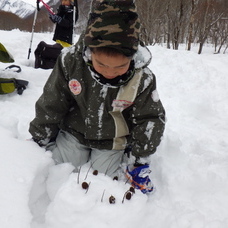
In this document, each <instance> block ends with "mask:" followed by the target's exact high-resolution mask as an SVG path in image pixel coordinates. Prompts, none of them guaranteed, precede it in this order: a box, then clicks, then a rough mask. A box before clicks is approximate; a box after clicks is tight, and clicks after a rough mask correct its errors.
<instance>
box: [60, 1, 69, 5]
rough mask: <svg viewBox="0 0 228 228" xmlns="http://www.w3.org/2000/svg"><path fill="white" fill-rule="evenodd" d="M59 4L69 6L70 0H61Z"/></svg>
mask: <svg viewBox="0 0 228 228" xmlns="http://www.w3.org/2000/svg"><path fill="white" fill-rule="evenodd" d="M61 2H62V3H61V4H62V5H64V6H69V5H70V0H61Z"/></svg>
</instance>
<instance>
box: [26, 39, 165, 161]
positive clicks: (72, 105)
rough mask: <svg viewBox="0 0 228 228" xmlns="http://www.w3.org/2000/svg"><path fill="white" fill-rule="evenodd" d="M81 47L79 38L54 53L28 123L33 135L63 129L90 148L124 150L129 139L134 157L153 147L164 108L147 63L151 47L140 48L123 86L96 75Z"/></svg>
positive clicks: (50, 135)
mask: <svg viewBox="0 0 228 228" xmlns="http://www.w3.org/2000/svg"><path fill="white" fill-rule="evenodd" d="M84 50H85V47H84V45H83V41H82V39H81V41H80V40H79V41H78V43H77V44H76V45H75V46H72V47H70V48H69V49H68V51H65V52H62V54H61V55H60V57H59V58H58V61H57V63H56V65H55V67H54V69H53V71H52V73H51V75H50V77H49V79H48V81H47V83H46V85H45V87H44V91H43V94H42V95H41V97H40V98H39V100H38V101H37V102H36V117H35V119H34V120H33V121H32V122H31V123H30V129H29V131H30V133H31V134H32V136H33V138H34V139H35V141H37V142H38V143H40V144H46V143H48V142H49V141H50V140H54V139H55V138H56V136H57V134H58V132H59V130H60V129H62V130H65V131H67V132H69V133H71V134H73V135H74V136H75V137H76V138H77V139H78V140H79V141H80V143H82V144H84V145H86V146H88V147H91V148H98V149H110V150H111V149H116V150H123V149H125V147H126V146H127V145H129V144H131V146H132V154H133V155H134V156H136V157H145V156H148V155H150V154H152V153H154V152H155V151H156V148H157V146H158V145H159V143H160V141H161V137H162V135H163V131H164V127H165V121H164V120H165V111H164V108H163V106H162V103H161V101H160V99H159V97H158V93H157V91H156V78H155V75H154V74H153V73H152V72H151V71H150V70H149V69H148V68H147V65H148V64H149V62H150V60H151V54H150V52H149V50H148V49H147V48H145V47H140V48H139V50H138V53H137V54H136V56H135V58H134V60H135V74H134V76H133V77H132V78H131V80H130V81H128V82H127V83H126V84H124V85H121V86H109V85H103V84H101V83H100V82H98V81H96V80H95V79H94V77H93V73H92V72H91V70H90V68H89V67H88V64H87V61H85V59H86V58H85V57H84Z"/></svg>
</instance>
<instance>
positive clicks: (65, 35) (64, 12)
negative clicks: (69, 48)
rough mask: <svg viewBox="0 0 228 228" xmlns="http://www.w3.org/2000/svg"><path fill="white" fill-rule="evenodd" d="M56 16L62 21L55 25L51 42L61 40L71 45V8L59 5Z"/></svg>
mask: <svg viewBox="0 0 228 228" xmlns="http://www.w3.org/2000/svg"><path fill="white" fill-rule="evenodd" d="M57 15H58V16H59V17H61V18H62V19H61V20H60V21H59V22H57V23H56V28H55V33H54V37H53V40H54V41H56V40H61V41H64V42H67V43H69V44H72V36H73V23H74V22H73V6H72V5H70V6H64V5H60V6H59V9H58V13H57Z"/></svg>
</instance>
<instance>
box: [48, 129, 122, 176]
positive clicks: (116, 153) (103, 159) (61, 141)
mask: <svg viewBox="0 0 228 228" xmlns="http://www.w3.org/2000/svg"><path fill="white" fill-rule="evenodd" d="M47 149H48V150H51V151H52V153H53V154H52V158H53V160H54V161H55V163H56V164H60V163H67V162H69V163H71V164H72V165H73V166H74V167H75V168H76V169H77V168H78V167H79V166H82V165H84V164H85V163H87V162H88V161H91V164H92V168H93V169H94V170H98V172H101V173H106V174H107V175H108V176H110V177H114V176H118V171H119V169H120V165H121V163H122V160H123V154H124V151H123V150H98V149H96V148H89V147H87V146H84V145H82V144H80V143H79V141H78V140H77V139H76V138H75V137H74V136H73V135H72V134H70V133H68V132H66V131H60V132H59V134H58V136H57V139H56V142H55V144H54V146H53V145H52V146H50V147H49V148H48V147H47Z"/></svg>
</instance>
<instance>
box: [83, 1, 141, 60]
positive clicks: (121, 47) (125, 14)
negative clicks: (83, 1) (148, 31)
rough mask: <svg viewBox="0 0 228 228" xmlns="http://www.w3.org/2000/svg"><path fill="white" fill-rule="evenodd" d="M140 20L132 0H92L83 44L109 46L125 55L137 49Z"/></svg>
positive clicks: (131, 53)
mask: <svg viewBox="0 0 228 228" xmlns="http://www.w3.org/2000/svg"><path fill="white" fill-rule="evenodd" d="M139 32H140V22H139V18H138V14H137V12H136V7H135V4H134V0H93V2H92V8H91V13H90V15H89V20H88V24H87V28H86V31H85V40H84V42H85V45H86V46H88V47H91V48H97V47H111V48H115V49H118V51H120V52H121V53H123V54H124V55H126V56H132V55H133V54H134V53H135V52H136V51H137V49H138V44H139Z"/></svg>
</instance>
